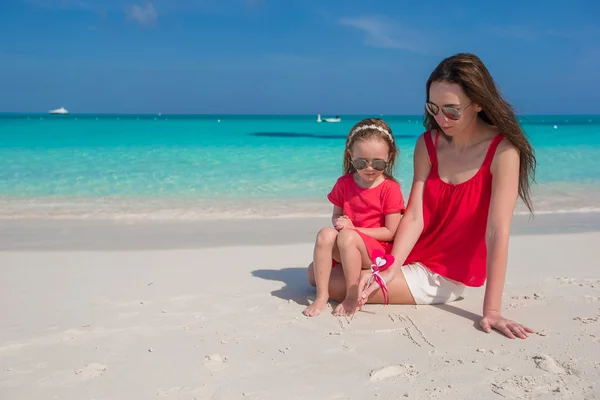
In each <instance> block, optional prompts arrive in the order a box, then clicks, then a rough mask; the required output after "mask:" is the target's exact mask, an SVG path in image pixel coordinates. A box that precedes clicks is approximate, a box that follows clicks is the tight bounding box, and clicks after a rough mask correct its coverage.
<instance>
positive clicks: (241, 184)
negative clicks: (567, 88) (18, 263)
mask: <svg viewBox="0 0 600 400" xmlns="http://www.w3.org/2000/svg"><path fill="white" fill-rule="evenodd" d="M364 117H367V116H366V115H365V116H359V115H342V116H341V118H342V121H341V122H340V123H325V122H321V123H319V122H317V118H316V115H302V116H247V115H240V116H237V115H202V116H195V115H194V116H187V115H82V114H71V115H67V116H55V115H46V114H43V115H40V114H0V218H90V219H93V218H119V219H127V218H132V219H135V218H154V219H202V218H215V217H290V216H309V215H310V216H315V215H325V214H327V213H329V211H330V208H329V205H328V204H327V202H326V200H325V195H326V194H327V192H328V190H329V189H330V188H331V185H332V184H333V183H334V181H335V179H336V178H337V177H338V176H339V174H340V173H341V160H342V153H343V149H344V141H345V138H346V135H347V133H348V131H349V130H350V128H351V127H352V125H354V124H355V123H356V122H357V121H359V120H360V119H362V118H364ZM377 117H379V116H377ZM382 118H384V119H385V120H386V121H387V122H388V123H389V124H390V126H391V127H392V130H393V132H394V135H395V136H396V138H397V141H398V143H399V145H400V149H401V153H400V161H399V167H398V174H397V177H398V178H399V181H400V182H401V184H402V185H403V192H404V195H405V197H407V198H408V195H409V191H410V183H411V179H412V151H413V149H414V143H415V141H416V139H417V137H418V135H420V134H421V133H422V132H423V125H422V116H420V115H413V116H391V115H390V116H387V115H384V116H382ZM520 122H521V124H522V126H523V128H524V129H525V131H526V133H527V134H528V136H529V137H530V139H531V141H532V143H533V146H534V149H535V151H536V156H537V159H538V171H537V182H538V183H537V185H536V186H535V192H534V199H535V206H536V211H537V212H543V213H556V212H599V211H600V168H598V165H599V160H600V116H598V115H596V116H593V115H568V116H567V115H538V116H522V117H520ZM517 212H519V213H520V212H524V208H523V206H522V205H519V207H518V210H517Z"/></svg>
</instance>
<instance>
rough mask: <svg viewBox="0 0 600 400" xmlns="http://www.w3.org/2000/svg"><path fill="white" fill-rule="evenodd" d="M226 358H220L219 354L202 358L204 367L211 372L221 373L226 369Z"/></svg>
mask: <svg viewBox="0 0 600 400" xmlns="http://www.w3.org/2000/svg"><path fill="white" fill-rule="evenodd" d="M227 361H229V360H228V358H227V357H222V356H221V355H220V354H211V355H208V356H206V357H204V367H206V369H208V370H209V371H211V372H217V371H222V370H224V369H225V368H227Z"/></svg>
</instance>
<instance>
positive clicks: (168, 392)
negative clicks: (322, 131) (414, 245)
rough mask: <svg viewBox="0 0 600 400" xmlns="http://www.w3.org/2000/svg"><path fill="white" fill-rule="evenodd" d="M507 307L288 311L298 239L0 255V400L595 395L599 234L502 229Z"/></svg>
mask: <svg viewBox="0 0 600 400" xmlns="http://www.w3.org/2000/svg"><path fill="white" fill-rule="evenodd" d="M511 240H512V241H511V253H510V266H509V275H508V278H507V285H506V292H505V293H506V296H505V315H506V316H507V317H510V318H514V319H516V320H518V321H520V322H523V323H526V324H528V325H529V326H531V327H532V328H534V329H536V330H537V332H538V333H537V334H534V335H532V336H531V337H530V338H529V339H527V340H509V339H506V338H505V337H503V336H501V335H500V334H497V333H492V334H485V333H483V332H482V331H480V330H478V329H477V328H476V326H477V321H478V319H479V312H480V309H481V300H482V297H483V289H469V290H467V292H466V294H465V299H464V300H462V301H459V302H456V303H453V304H451V305H445V306H440V307H432V306H419V307H413V306H388V307H384V306H367V307H366V308H365V310H364V311H363V312H360V313H359V314H357V315H356V316H355V317H354V318H353V319H351V320H350V319H346V318H338V317H334V316H332V315H331V314H329V313H325V314H324V315H321V316H319V317H316V318H307V317H304V316H303V315H302V314H301V312H302V310H303V309H304V307H305V305H306V304H307V301H306V298H307V297H312V296H314V290H313V289H312V288H310V287H309V286H308V284H307V283H306V279H305V269H304V268H305V266H306V264H307V263H308V261H309V258H310V257H311V252H312V246H311V245H309V244H297V245H282V246H258V247H238V248H231V247H230V248H209V249H201V250H173V251H168V250H158V251H123V252H110V251H96V252H78V251H64V252H33V251H27V252H1V253H0V399H2V400H17V399H19V400H20V399H23V400H25V399H27V400H32V399H73V400H81V399H97V400H102V399H127V400H132V399H153V398H162V397H165V398H169V399H277V400H280V399H372V398H382V399H392V398H393V399H398V398H405V397H404V396H407V397H408V398H418V399H429V398H439V399H450V398H452V399H473V398H480V399H495V398H517V399H554V398H572V399H584V398H586V399H593V398H600V268H599V265H600V264H599V261H598V260H600V233H581V234H571V235H546V236H520V237H514V238H512V239H511Z"/></svg>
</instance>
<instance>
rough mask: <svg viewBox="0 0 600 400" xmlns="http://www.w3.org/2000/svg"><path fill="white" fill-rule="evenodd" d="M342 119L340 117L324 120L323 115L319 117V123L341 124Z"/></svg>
mask: <svg viewBox="0 0 600 400" xmlns="http://www.w3.org/2000/svg"><path fill="white" fill-rule="evenodd" d="M341 120H342V119H341V118H340V117H339V116H337V115H336V116H335V118H322V119H321V114H318V115H317V122H340V121H341Z"/></svg>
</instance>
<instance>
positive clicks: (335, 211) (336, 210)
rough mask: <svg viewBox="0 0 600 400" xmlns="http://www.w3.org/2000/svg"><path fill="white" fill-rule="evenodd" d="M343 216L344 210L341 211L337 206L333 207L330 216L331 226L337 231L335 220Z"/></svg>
mask: <svg viewBox="0 0 600 400" xmlns="http://www.w3.org/2000/svg"><path fill="white" fill-rule="evenodd" d="M343 215H344V210H343V209H342V207H338V206H335V205H334V206H333V215H332V216H331V223H332V224H333V226H334V227H335V228H336V229H337V227H336V220H337V219H338V218H339V217H341V216H343Z"/></svg>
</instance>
